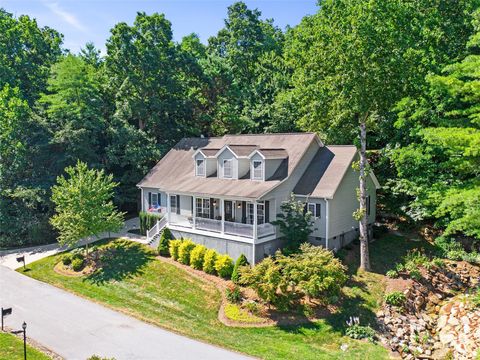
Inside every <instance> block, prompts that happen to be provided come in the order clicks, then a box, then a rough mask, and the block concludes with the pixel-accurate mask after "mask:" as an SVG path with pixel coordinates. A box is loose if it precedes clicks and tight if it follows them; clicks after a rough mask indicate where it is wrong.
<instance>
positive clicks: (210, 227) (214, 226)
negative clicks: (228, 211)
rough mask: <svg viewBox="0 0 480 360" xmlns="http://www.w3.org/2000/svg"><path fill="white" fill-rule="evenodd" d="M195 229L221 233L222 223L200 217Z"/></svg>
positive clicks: (197, 219) (196, 220)
mask: <svg viewBox="0 0 480 360" xmlns="http://www.w3.org/2000/svg"><path fill="white" fill-rule="evenodd" d="M195 227H196V228H197V229H200V230H207V231H215V232H221V231H222V222H221V221H220V220H214V219H207V218H200V217H199V218H196V219H195Z"/></svg>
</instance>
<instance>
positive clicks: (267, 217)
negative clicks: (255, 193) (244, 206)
mask: <svg viewBox="0 0 480 360" xmlns="http://www.w3.org/2000/svg"><path fill="white" fill-rule="evenodd" d="M264 206H265V208H264V211H265V224H266V223H269V222H270V201H265V205H264Z"/></svg>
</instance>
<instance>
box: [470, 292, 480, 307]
mask: <svg viewBox="0 0 480 360" xmlns="http://www.w3.org/2000/svg"><path fill="white" fill-rule="evenodd" d="M472 303H473V306H475V307H476V308H480V288H477V289H476V290H475V291H474V293H473V296H472Z"/></svg>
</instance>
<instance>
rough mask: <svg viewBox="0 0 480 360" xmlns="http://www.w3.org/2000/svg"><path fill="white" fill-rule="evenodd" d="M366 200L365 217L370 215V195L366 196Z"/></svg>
mask: <svg viewBox="0 0 480 360" xmlns="http://www.w3.org/2000/svg"><path fill="white" fill-rule="evenodd" d="M365 200H366V207H367V215H370V195H367V198H366V199H365Z"/></svg>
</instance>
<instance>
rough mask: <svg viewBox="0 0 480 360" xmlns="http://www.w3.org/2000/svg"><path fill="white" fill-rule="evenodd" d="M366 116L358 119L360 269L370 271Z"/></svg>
mask: <svg viewBox="0 0 480 360" xmlns="http://www.w3.org/2000/svg"><path fill="white" fill-rule="evenodd" d="M367 116H368V115H365V116H362V118H361V119H360V212H361V215H362V217H361V218H360V221H359V222H360V224H359V229H360V269H362V270H366V271H370V255H369V253H368V225H367V224H368V220H367V216H368V215H367V171H366V167H367V154H366V150H367V129H366V128H367V125H366V122H367Z"/></svg>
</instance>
